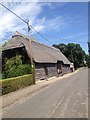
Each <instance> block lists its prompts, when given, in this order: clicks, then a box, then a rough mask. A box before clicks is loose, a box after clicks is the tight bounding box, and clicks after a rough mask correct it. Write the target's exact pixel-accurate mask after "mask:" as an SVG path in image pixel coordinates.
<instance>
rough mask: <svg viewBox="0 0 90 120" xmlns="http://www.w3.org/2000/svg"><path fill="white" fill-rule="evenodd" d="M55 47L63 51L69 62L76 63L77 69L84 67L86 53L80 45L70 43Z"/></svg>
mask: <svg viewBox="0 0 90 120" xmlns="http://www.w3.org/2000/svg"><path fill="white" fill-rule="evenodd" d="M53 46H54V47H56V48H58V49H59V50H61V52H62V53H63V54H64V55H65V56H66V57H67V58H68V59H69V61H70V62H72V63H74V66H75V68H78V67H82V66H84V58H85V52H84V51H83V49H82V48H81V46H80V45H79V44H74V43H69V44H67V45H65V44H58V45H53Z"/></svg>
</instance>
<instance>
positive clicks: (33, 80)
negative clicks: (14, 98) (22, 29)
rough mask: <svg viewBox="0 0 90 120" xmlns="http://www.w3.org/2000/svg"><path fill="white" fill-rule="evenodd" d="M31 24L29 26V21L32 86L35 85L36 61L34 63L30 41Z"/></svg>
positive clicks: (30, 41)
mask: <svg viewBox="0 0 90 120" xmlns="http://www.w3.org/2000/svg"><path fill="white" fill-rule="evenodd" d="M30 30H31V29H30V24H29V20H28V39H29V43H30V61H31V70H32V84H35V70H34V67H35V66H34V61H33V57H32V40H31V39H30Z"/></svg>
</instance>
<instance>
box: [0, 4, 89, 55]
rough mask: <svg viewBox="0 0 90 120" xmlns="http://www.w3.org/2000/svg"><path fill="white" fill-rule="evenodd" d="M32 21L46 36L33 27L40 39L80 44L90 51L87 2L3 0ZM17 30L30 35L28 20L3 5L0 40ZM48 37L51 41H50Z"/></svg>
mask: <svg viewBox="0 0 90 120" xmlns="http://www.w3.org/2000/svg"><path fill="white" fill-rule="evenodd" d="M2 3H3V4H4V5H5V6H6V7H8V8H9V9H10V10H12V11H13V12H15V13H16V14H17V15H18V16H20V17H21V18H23V19H24V20H25V21H28V19H29V20H30V25H32V26H33V27H34V28H35V29H36V30H37V31H38V32H40V33H41V34H42V35H43V36H45V38H47V40H46V39H44V38H43V37H41V36H40V35H39V34H37V33H36V32H35V31H34V30H32V29H31V31H30V35H31V37H33V38H35V39H36V40H38V41H39V42H41V43H43V44H45V45H48V46H52V44H60V43H64V44H68V43H77V44H80V45H81V47H82V48H83V50H84V51H85V52H86V53H88V45H87V41H88V3H87V2H42V3H41V2H32V3H30V2H2ZM15 31H19V32H20V33H22V34H24V35H28V30H27V24H26V23H24V22H23V21H21V20H20V19H19V18H17V17H16V16H14V15H13V14H12V13H10V12H9V11H8V10H6V9H5V8H3V7H2V6H1V5H0V39H1V40H2V42H1V41H0V44H3V43H4V42H6V41H7V40H8V39H10V38H11V37H12V35H13V34H14V33H15ZM48 41H49V42H48Z"/></svg>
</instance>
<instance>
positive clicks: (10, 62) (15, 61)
mask: <svg viewBox="0 0 90 120" xmlns="http://www.w3.org/2000/svg"><path fill="white" fill-rule="evenodd" d="M21 58H22V56H21V55H16V56H15V57H12V58H10V59H7V58H6V59H5V64H4V68H5V70H8V69H10V68H12V67H13V66H18V65H21V64H22V59H21Z"/></svg>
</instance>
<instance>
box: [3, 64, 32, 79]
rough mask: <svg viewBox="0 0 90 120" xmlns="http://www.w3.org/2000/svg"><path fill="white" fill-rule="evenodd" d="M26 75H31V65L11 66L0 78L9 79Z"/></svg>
mask: <svg viewBox="0 0 90 120" xmlns="http://www.w3.org/2000/svg"><path fill="white" fill-rule="evenodd" d="M26 74H31V65H30V64H23V65H19V66H13V67H11V68H9V69H8V70H7V71H4V72H3V75H2V78H3V79H5V78H11V77H17V76H22V75H26Z"/></svg>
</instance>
